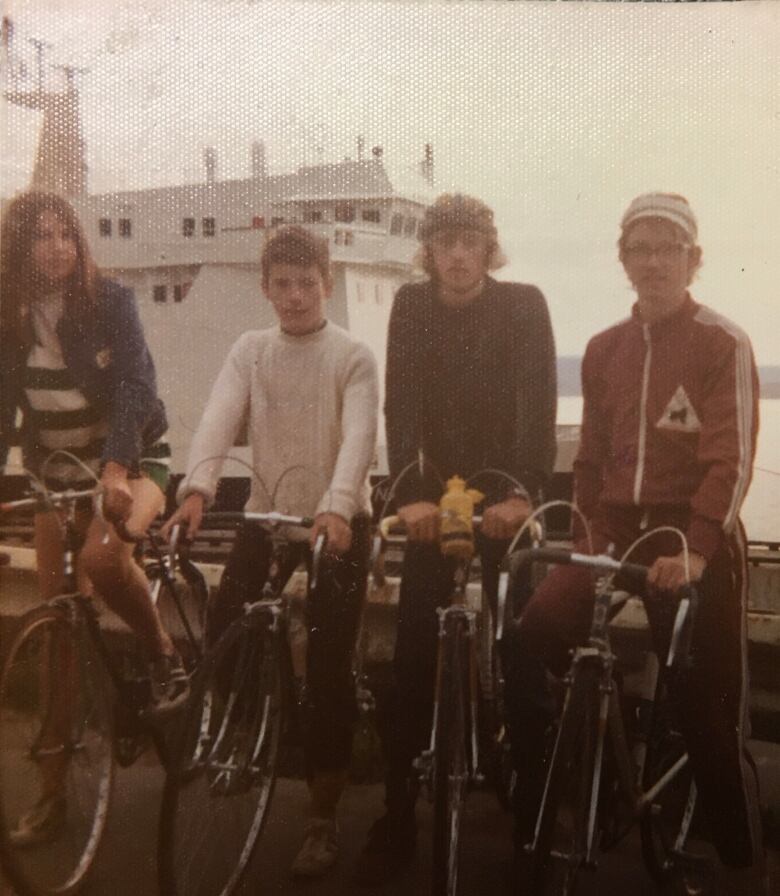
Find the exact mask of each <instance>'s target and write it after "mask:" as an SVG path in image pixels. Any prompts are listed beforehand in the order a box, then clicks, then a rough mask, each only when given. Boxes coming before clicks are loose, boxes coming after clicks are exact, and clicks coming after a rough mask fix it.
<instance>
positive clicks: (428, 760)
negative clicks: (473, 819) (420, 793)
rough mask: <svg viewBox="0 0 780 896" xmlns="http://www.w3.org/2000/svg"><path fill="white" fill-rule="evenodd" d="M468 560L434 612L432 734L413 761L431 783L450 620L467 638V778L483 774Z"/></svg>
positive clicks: (474, 615)
mask: <svg viewBox="0 0 780 896" xmlns="http://www.w3.org/2000/svg"><path fill="white" fill-rule="evenodd" d="M470 567H471V561H470V560H469V561H461V562H459V563H458V565H457V566H456V569H455V576H454V579H455V582H454V588H453V591H452V596H451V599H450V603H449V605H448V606H446V607H439V608H438V609H437V611H436V612H437V614H438V617H439V629H438V638H439V640H438V647H437V655H436V678H435V686H434V703H433V721H432V724H431V737H430V742H429V747H428V749H427V750H424V751H423V753H422V754H421V755H420V756H418V757H417V759H415V761H414V767H415V769H416V770H417V772H418V774H419V776H420V779H421V781H422V782H423V783H424V784H425V785H426V786H430V784H431V781H432V775H433V756H434V751H435V748H436V743H437V740H438V738H439V717H440V713H439V709H440V702H441V693H442V686H443V682H442V666H443V655H444V642H445V640H446V639H447V638H449V637H451V632H452V631H453V629H452V628H451V625H450V622H451V621H457V620H463V622H464V623H465V634H466V637H467V639H468V645H469V646H468V690H469V709H470V713H469V715H470V735H469V742H470V747H471V762H470V770H469V778H470V779H471V780H472V781H475V782H481V780H482V775H481V774H480V772H479V771H478V769H479V732H478V724H477V718H478V712H479V666H478V660H477V637H476V635H477V612H476V610H473V609H471V608H469V607H468V605H467V602H466V586H467V585H468V578H469V569H470Z"/></svg>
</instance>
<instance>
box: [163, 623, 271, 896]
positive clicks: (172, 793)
mask: <svg viewBox="0 0 780 896" xmlns="http://www.w3.org/2000/svg"><path fill="white" fill-rule="evenodd" d="M282 650H283V648H282V646H281V638H280V637H278V636H277V635H275V634H272V633H271V632H269V631H268V629H266V628H265V620H264V619H257V618H251V617H245V618H243V619H239V620H238V621H237V622H235V623H233V625H232V626H231V627H230V628H229V629H228V630H227V632H225V634H224V635H223V636H222V638H221V639H220V640H219V642H218V643H217V645H216V646H215V648H214V650H213V651H212V652H210V653H209V654H208V655H207V657H206V658H205V659H204V662H203V664H202V666H201V667H200V669H199V671H198V672H197V674H196V678H195V682H194V686H193V690H192V694H191V697H190V701H189V704H188V708H187V710H186V712H185V714H184V719H183V722H182V730H181V732H180V740H179V743H178V749H177V753H176V758H175V759H174V762H173V765H172V767H171V768H170V769H169V771H168V775H167V777H166V782H165V788H164V791H163V800H162V809H161V819H160V841H159V872H160V888H161V892H162V893H165V894H166V896H228V894H230V893H232V892H233V891H234V889H235V888H236V886H237V885H238V883H239V881H240V879H241V876H242V874H243V873H244V871H245V870H246V867H247V865H248V863H249V860H250V858H251V856H252V852H253V850H254V847H255V844H256V843H257V839H258V837H259V836H260V832H261V830H262V827H263V823H264V822H265V819H266V816H267V812H268V808H269V805H270V801H271V796H272V793H273V788H274V784H275V780H276V761H277V754H278V748H279V740H280V736H281V729H282V724H283V718H284V715H285V706H284V702H285V698H283V691H282V673H281V663H282V662H283V654H282V652H281V651H282Z"/></svg>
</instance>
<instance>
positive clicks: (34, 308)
mask: <svg viewBox="0 0 780 896" xmlns="http://www.w3.org/2000/svg"><path fill="white" fill-rule="evenodd" d="M1 238H2V245H1V246H0V277H1V278H2V279H1V282H2V304H1V305H0V461H2V462H3V463H5V461H6V458H7V453H8V449H9V447H10V446H11V445H13V444H19V445H20V446H21V451H22V458H23V462H24V466H25V469H26V470H28V471H29V472H30V473H32V474H33V475H34V476H36V477H38V479H40V480H42V481H43V483H44V484H45V485H46V486H48V487H51V488H55V489H61V488H68V487H74V488H84V487H89V486H90V485H93V484H96V483H99V486H100V492H101V496H102V508H103V512H102V514H98V513H95V512H94V508H93V506H92V504H91V503H88V504H87V505H82V506H80V507H78V509H77V525H78V528H79V530H80V532H81V534H82V536H83V539H84V543H83V547H82V550H81V552H80V559H79V576H80V578H81V580H82V587H83V588H84V589H85V590H86V591H89V590H90V589H91V588H93V587H94V589H95V590H97V591H98V592H99V593H100V594H101V596H102V597H103V599H104V600H105V601H106V603H107V604H108V605H109V606H110V607H111V609H113V610H114V611H115V612H116V613H117V614H118V615H119V616H120V617H121V618H122V619H124V621H125V622H126V623H127V624H128V625H129V626H130V627H131V628H132V629H133V630H134V631H135V632H136V633H137V634H138V635H139V637H140V638H141V639H142V640H143V641H144V643H145V644H146V645H147V647H148V649H149V654H150V659H151V670H152V685H153V688H152V690H153V706H152V707H150V711H151V712H162V711H164V710H167V709H170V708H172V707H173V706H174V705H178V704H179V703H181V702H182V698H183V696H184V695H185V693H186V676H185V675H184V670H183V669H182V667H181V660H180V658H179V657H178V655H177V654H176V650H175V648H174V645H173V643H172V641H171V639H170V637H169V636H168V634H167V633H166V632H165V630H164V629H163V627H162V625H161V623H160V620H159V617H158V615H157V611H156V610H155V608H154V606H153V605H152V602H151V601H150V599H149V591H148V585H147V580H146V578H145V576H144V573H143V571H142V570H141V569H140V567H139V566H138V565H137V564H136V563H135V562H134V561H133V557H132V551H133V546H132V545H131V544H127V543H125V542H123V541H121V540H120V538H119V537H118V535H117V533H116V531H115V530H114V527H113V526H112V525H111V523H112V522H120V521H121V522H123V523H125V524H126V525H127V526H128V528H129V529H130V530H131V531H134V532H143V531H144V530H145V529H146V528H147V527H148V525H149V524H150V523H151V521H152V520H153V519H154V517H155V516H156V515H157V514H158V513H159V512H160V511H161V510H162V509H163V506H164V503H165V487H166V483H167V477H168V463H169V455H170V450H169V448H168V446H167V443H166V442H165V440H164V439H163V436H164V435H165V432H166V430H167V421H166V417H165V409H164V407H163V404H162V402H161V401H160V399H159V398H158V396H157V388H156V377H155V369H154V364H153V362H152V358H151V356H150V354H149V350H148V348H147V345H146V341H145V339H144V334H143V330H142V328H141V323H140V320H139V318H138V312H137V310H136V307H135V302H134V299H133V297H132V295H131V293H130V292H129V291H128V290H126V289H123V288H122V287H120V286H119V285H117V284H116V283H113V282H111V281H110V280H106V279H104V278H102V277H101V276H100V275H99V273H98V271H97V269H96V267H95V264H94V262H93V260H92V257H91V255H90V251H89V247H88V245H87V242H86V239H85V237H84V234H83V232H82V229H81V226H80V224H79V221H78V219H77V217H76V214H75V212H74V210H73V208H72V207H71V206H70V204H69V203H68V202H67V201H66V200H64V199H63V198H61V197H60V196H58V195H56V194H53V193H45V192H37V191H30V192H27V193H24V194H22V195H20V196H18V197H17V198H16V199H14V200H13V202H11V203H10V205H9V206H8V208H7V209H6V211H5V214H4V215H3V220H2V237H1ZM19 420H20V423H19V425H18V426H17V423H18V421H19ZM64 452H67V454H65V453H64ZM34 537H35V550H36V560H37V567H38V578H39V585H40V592H41V598H42V599H43V600H46V599H48V598H51V597H53V596H54V595H56V594H57V593H59V591H60V590H61V587H62V550H63V545H62V528H61V523H60V519H59V516H58V514H57V513H55V512H46V513H38V514H36V516H35V536H34ZM44 777H46V776H44ZM50 777H51V776H50ZM54 778H56V776H54ZM49 783H50V784H51V788H50V789H52V791H53V792H52V793H44V795H43V801H42V804H41V805H39V806H38V807H36V811H35V812H34V813H33V814H32V815H31V816H30V818H22V819H21V821H20V825H19V829H18V830H17V831H15V832H13V835H14V842H16V843H18V844H20V845H25V844H26V843H33V842H39V841H40V839H41V838H42V837H45V836H47V835H48V832H49V831H50V830H51V828H52V827H53V826H54V827H56V825H53V822H52V819H53V818H57V817H61V811H62V807H61V802H62V801H61V799H60V795H59V794H58V793H57V792H56V784H57V782H56V780H53V781H50V782H49Z"/></svg>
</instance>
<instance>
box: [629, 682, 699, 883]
mask: <svg viewBox="0 0 780 896" xmlns="http://www.w3.org/2000/svg"><path fill="white" fill-rule="evenodd" d="M685 756H686V751H685V743H684V741H683V737H682V735H681V734H680V733H679V731H677V730H676V728H675V726H674V724H673V722H672V718H671V713H670V710H669V704H668V701H667V699H666V694H665V689H664V686H663V684H662V683H661V682H659V685H658V688H657V690H656V696H655V701H654V706H653V722H652V726H651V730H650V737H649V739H648V744H647V758H646V762H645V769H644V776H643V782H642V783H643V788H644V789H648V788H650V787H651V786H653V785H654V784H655V782H657V781H660V780H661V778H662V777H663V776H664V775H666V774H667V773H669V772H670V770H672V769H673V768H675V766H678V767H679V766H680V764H681V762H682V760H683V757H685ZM695 808H696V785H695V782H694V780H693V773H692V771H691V767H690V763H687V762H686V763H685V764H684V765H683V766H682V767H680V769H679V771H678V772H677V773H676V774H675V776H674V777H673V779H672V780H671V781H670V782H669V783H668V784H667V785H666V786H665V787H663V789H661V790H660V791H659V793H658V794H657V795H656V796H655V797H654V799H653V800H652V801H651V802H650V803H649V805H648V806H647V808H646V810H645V811H644V812H643V813H642V817H641V819H640V835H641V840H642V858H643V859H644V862H645V866H646V868H647V870H648V872H649V873H650V875H651V877H652V878H653V880H655V881H656V883H658V884H660V885H662V886H665V885H667V884H669V883H670V882H671V881H672V880H674V879H676V878H684V877H686V876H687V875H689V874H691V875H693V874H697V873H698V870H697V864H701V862H700V861H699V862H698V863H697V859H696V857H695V856H694V855H692V854H690V853H689V852H687V845H688V837H689V834H690V832H691V824H692V822H693V817H694V812H695Z"/></svg>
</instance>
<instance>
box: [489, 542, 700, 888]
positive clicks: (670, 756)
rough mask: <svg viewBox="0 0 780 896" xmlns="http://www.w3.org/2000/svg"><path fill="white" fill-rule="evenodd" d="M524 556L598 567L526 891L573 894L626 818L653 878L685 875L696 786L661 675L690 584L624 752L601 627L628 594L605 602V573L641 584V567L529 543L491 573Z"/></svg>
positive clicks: (683, 626)
mask: <svg viewBox="0 0 780 896" xmlns="http://www.w3.org/2000/svg"><path fill="white" fill-rule="evenodd" d="M530 562H546V563H570V564H574V565H578V566H583V567H587V568H590V569H593V570H595V571H596V572H597V573H600V574H601V575H600V576H599V578H598V579H597V582H596V599H595V604H594V610H593V617H592V624H591V630H590V635H589V638H588V641H587V644H585V645H583V646H580V647H578V648H576V649H575V650H574V651H573V656H572V662H571V665H570V668H569V672H568V674H567V676H566V678H565V679H564V683H565V697H564V702H563V710H562V713H561V716H560V720H559V722H558V727H557V734H556V737H555V743H554V746H553V748H552V755H551V757H550V761H549V768H548V772H547V779H546V784H545V788H544V792H543V796H542V801H541V805H540V808H539V812H538V816H537V822H536V827H535V831H534V835H533V840H532V842H531V843H530V844H527V845H526V850H527V852H528V853H530V856H531V859H532V863H531V864H532V867H531V892H532V893H534V894H536V896H558V894H561V896H564V894H571V893H573V892H574V888H575V884H576V881H577V877H578V874H579V871H580V870H581V869H582V868H583V867H584V868H588V869H591V870H592V869H595V868H596V866H597V860H596V854H597V852H598V850H599V849H601V850H607V849H609V848H610V847H612V846H614V845H615V844H616V843H617V842H619V841H620V840H621V839H622V838H623V837H624V836H625V834H627V833H628V831H629V830H630V828H631V827H632V826H633V824H634V822H635V821H636V820H639V823H640V833H641V840H642V852H643V858H644V860H645V863H646V865H647V867H648V870H649V871H650V873H651V875H652V877H653V878H654V879H655V880H656V882H657V883H659V884H662V885H666V884H669V883H671V882H674V880H675V879H682V878H684V877H685V875H686V874H689V873H694V874H695V873H696V869H697V867H698V866H699V865H700V860H699V859H698V857H696V856H695V855H694V854H692V853H690V852H688V851H687V850H686V845H687V840H688V836H689V834H690V830H691V822H692V819H693V813H694V810H695V804H696V787H695V783H694V781H693V779H692V776H691V772H690V767H689V764H688V757H687V754H686V752H685V746H684V743H683V740H682V736H681V735H680V734H679V733H678V732H677V731H676V730H675V729H674V727H673V724H672V719H671V717H670V712H669V707H668V705H667V693H668V689H669V686H670V679H671V678H673V677H674V675H676V674H677V673H678V671H679V670H680V669H682V668H684V667H685V665H686V663H687V662H688V649H689V645H690V639H691V632H692V626H693V620H694V618H695V610H696V603H697V595H696V592H695V589H693V588H692V587H691V586H686V587H685V588H684V589H681V591H680V592H679V594H678V597H679V602H678V605H677V611H676V617H675V620H674V626H673V631H672V637H671V641H670V645H669V650H668V654H667V658H666V664H665V669H664V671H663V673H662V674H659V675H657V677H656V678H657V680H656V682H655V683H652V684H651V687H650V690H649V694H650V695H651V700H650V701H649V709H650V712H649V713H647V712H643V713H641V714H640V717H639V720H638V721H639V727H638V730H637V731H636V732H635V738H634V749H633V751H632V748H631V746H630V740H631V739H630V737H629V734H628V733H627V730H626V724H625V721H624V714H623V711H622V708H621V703H620V686H619V677H618V676H617V674H616V659H617V658H616V656H615V654H614V653H613V652H612V648H611V645H610V635H609V627H608V626H609V621H610V618H612V617H613V616H614V615H615V614H616V612H617V611H618V610H619V609H620V608H621V607H622V604H623V603H624V602H625V600H626V599H627V598H628V595H627V594H625V593H624V594H623V595H622V602H618V603H613V602H612V598H613V594H614V593H615V590H616V589H615V585H614V581H613V580H614V576H615V575H616V574H622V575H624V576H628V577H630V579H631V580H633V581H638V582H641V583H644V580H645V577H646V574H647V568H646V567H644V566H638V565H635V564H630V563H621V562H619V561H617V560H615V559H613V558H612V557H610V556H607V555H589V554H579V553H577V552H574V551H569V550H565V549H559V548H537V549H529V550H522V551H519V552H517V553H514V554H512V555H510V557H509V560H508V563H507V564H506V566H505V569H504V570H503V571H502V574H501V575H502V576H505V577H509V578H511V576H512V575H515V574H516V573H517V571H518V570H519V569H520V568H521V567H523V566H524V565H525V564H526V563H530ZM655 668H656V670H657V665H656V667H655Z"/></svg>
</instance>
